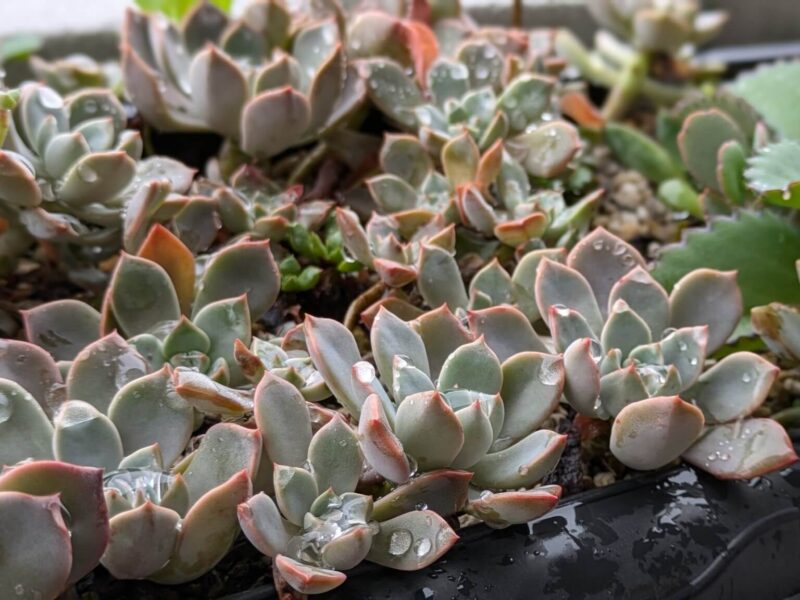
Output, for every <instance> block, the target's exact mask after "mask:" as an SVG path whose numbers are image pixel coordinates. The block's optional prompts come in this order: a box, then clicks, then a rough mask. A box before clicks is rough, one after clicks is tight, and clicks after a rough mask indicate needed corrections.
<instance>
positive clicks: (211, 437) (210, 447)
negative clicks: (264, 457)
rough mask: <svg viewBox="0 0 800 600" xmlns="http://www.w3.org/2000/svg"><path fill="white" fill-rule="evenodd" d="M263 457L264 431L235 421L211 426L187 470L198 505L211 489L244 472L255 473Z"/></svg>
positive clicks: (191, 491)
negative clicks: (262, 442)
mask: <svg viewBox="0 0 800 600" xmlns="http://www.w3.org/2000/svg"><path fill="white" fill-rule="evenodd" d="M260 459H261V435H260V434H259V432H258V431H257V430H253V429H247V428H245V427H242V426H241V425H235V424H233V423H217V424H216V425H214V426H213V427H211V428H210V429H209V430H208V431H207V432H206V434H205V435H204V436H203V439H202V440H201V442H200V446H199V447H198V448H197V450H196V451H195V452H194V453H193V454H192V458H191V462H190V463H189V466H188V468H187V469H186V471H184V473H183V478H184V480H185V481H186V486H187V487H188V489H189V499H190V502H191V504H192V505H193V506H194V505H196V504H197V503H198V501H200V499H201V498H202V497H203V496H204V495H205V494H207V493H209V492H211V491H212V490H214V489H215V488H218V486H222V485H224V484H225V482H226V481H229V480H230V479H233V478H234V477H237V474H238V473H241V472H244V476H245V478H248V477H253V476H254V475H255V473H256V471H257V469H258V463H259V461H260Z"/></svg>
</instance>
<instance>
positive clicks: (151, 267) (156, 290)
mask: <svg viewBox="0 0 800 600" xmlns="http://www.w3.org/2000/svg"><path fill="white" fill-rule="evenodd" d="M109 298H110V301H111V310H112V311H113V314H114V320H115V321H116V322H117V324H119V326H120V327H121V328H122V329H123V330H124V331H125V333H126V334H127V335H128V336H129V337H132V336H134V335H137V334H140V333H146V332H148V331H150V330H151V329H154V328H155V327H157V326H159V325H161V324H163V323H166V322H169V321H175V320H177V319H178V318H179V317H180V315H181V310H180V306H179V304H178V296H177V294H176V293H175V288H174V286H173V285H172V281H171V280H170V278H169V275H167V272H166V271H165V270H164V269H163V268H162V267H161V266H160V265H158V264H157V263H155V262H153V261H151V260H147V259H144V258H139V257H137V256H131V255H130V254H126V253H123V254H122V256H121V257H120V259H119V261H118V263H117V267H116V269H115V270H114V274H113V276H112V277H111V283H110V284H109Z"/></svg>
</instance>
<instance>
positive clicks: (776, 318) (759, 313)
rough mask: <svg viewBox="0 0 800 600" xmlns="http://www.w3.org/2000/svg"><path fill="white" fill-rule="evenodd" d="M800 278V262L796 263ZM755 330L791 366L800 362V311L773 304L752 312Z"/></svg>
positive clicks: (758, 307)
mask: <svg viewBox="0 0 800 600" xmlns="http://www.w3.org/2000/svg"><path fill="white" fill-rule="evenodd" d="M795 266H796V267H797V273H798V278H800V261H798V262H796V263H795ZM750 318H751V320H752V323H753V329H755V331H756V333H758V334H759V335H760V336H761V338H762V339H763V340H764V342H766V344H767V346H769V349H770V350H772V351H773V352H774V353H775V354H777V355H778V356H779V357H781V358H782V359H784V360H786V361H788V362H789V363H791V364H796V363H798V362H800V310H798V307H796V306H788V305H786V304H782V303H780V302H773V303H771V304H769V305H767V306H757V307H755V308H753V309H752V310H751V311H750Z"/></svg>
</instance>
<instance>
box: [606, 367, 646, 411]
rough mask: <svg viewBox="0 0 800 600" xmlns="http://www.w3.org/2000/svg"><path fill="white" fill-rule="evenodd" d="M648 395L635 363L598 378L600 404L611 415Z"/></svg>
mask: <svg viewBox="0 0 800 600" xmlns="http://www.w3.org/2000/svg"><path fill="white" fill-rule="evenodd" d="M649 395H650V394H648V393H647V388H646V386H645V383H644V381H643V380H642V377H641V375H640V374H639V371H638V370H637V368H636V366H635V365H629V366H627V367H623V368H621V369H618V370H616V371H612V372H611V373H608V374H607V375H603V376H602V377H601V378H600V404H601V405H602V407H603V410H604V411H605V412H606V413H608V414H610V415H611V416H616V415H618V414H619V413H620V411H621V410H622V409H623V408H625V407H626V406H628V405H629V404H632V403H634V402H638V401H639V400H643V399H644V398H647V397H648V396H649Z"/></svg>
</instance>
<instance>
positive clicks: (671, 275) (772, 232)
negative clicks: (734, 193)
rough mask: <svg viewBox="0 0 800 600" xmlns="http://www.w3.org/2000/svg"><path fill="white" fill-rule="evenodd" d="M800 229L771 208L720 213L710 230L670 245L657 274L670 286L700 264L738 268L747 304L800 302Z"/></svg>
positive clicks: (655, 273) (692, 232) (661, 258)
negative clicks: (799, 271)
mask: <svg viewBox="0 0 800 600" xmlns="http://www.w3.org/2000/svg"><path fill="white" fill-rule="evenodd" d="M798 256H800V228H798V227H797V226H795V225H793V224H792V223H791V222H789V221H788V220H786V219H784V218H783V217H781V216H778V215H775V214H773V213H771V212H762V213H755V212H751V211H742V212H741V213H740V215H739V217H738V218H728V217H718V218H715V219H713V220H712V221H711V223H710V227H709V228H708V229H693V230H689V231H688V232H687V233H686V234H685V238H684V241H683V243H682V244H678V245H675V246H670V247H668V248H665V249H664V251H663V252H662V253H661V256H660V258H659V260H658V261H657V263H656V267H655V269H654V270H653V276H654V277H655V278H656V279H657V280H658V281H659V282H660V283H661V284H662V285H663V286H664V287H665V288H667V289H668V290H671V289H672V286H673V285H674V284H675V283H676V282H677V281H678V280H679V279H680V278H681V277H683V276H684V275H686V274H687V273H689V272H690V271H693V270H694V269H697V268H700V267H707V268H711V269H719V270H722V271H728V270H733V269H735V270H737V271H738V282H739V287H740V288H741V290H742V295H743V297H744V308H745V310H749V309H750V308H752V307H754V306H760V305H763V304H769V303H770V302H784V303H787V304H795V303H800V285H798V283H797V272H796V270H795V264H794V263H795V260H796V259H797V257H798Z"/></svg>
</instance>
